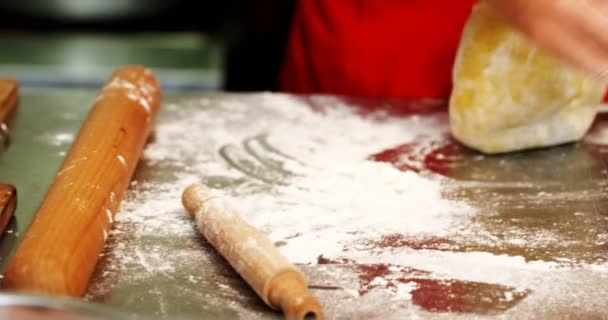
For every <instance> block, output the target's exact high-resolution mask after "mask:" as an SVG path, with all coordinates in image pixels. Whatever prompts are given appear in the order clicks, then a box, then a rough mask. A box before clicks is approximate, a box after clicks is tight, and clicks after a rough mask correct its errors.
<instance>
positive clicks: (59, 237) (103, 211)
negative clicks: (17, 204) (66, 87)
mask: <svg viewBox="0 0 608 320" xmlns="http://www.w3.org/2000/svg"><path fill="white" fill-rule="evenodd" d="M160 99H161V92H160V87H159V84H158V82H157V81H156V79H155V77H154V75H153V74H152V73H151V72H149V71H148V70H146V69H144V68H143V67H140V66H126V67H123V68H120V69H119V70H117V71H116V72H115V73H114V74H113V75H112V76H110V78H109V79H108V80H107V81H106V83H105V84H104V87H103V89H102V91H101V93H100V94H99V96H98V98H97V99H96V100H95V104H94V106H93V108H92V110H91V111H90V113H89V115H88V117H87V119H86V120H85V122H84V124H83V126H82V127H81V129H80V132H79V133H78V136H77V138H76V140H75V141H74V144H73V145H72V148H71V149H70V151H69V153H68V154H67V156H66V158H65V160H64V162H63V164H62V165H61V168H60V169H59V172H58V173H57V176H56V177H55V179H54V181H53V183H52V185H51V187H50V189H49V190H48V192H47V194H46V196H45V198H44V200H43V201H42V204H41V205H40V207H39V208H38V211H37V212H36V214H35V216H34V219H33V221H32V222H31V224H30V226H29V228H28V230H27V232H26V233H25V235H24V237H23V240H22V242H21V244H20V246H19V247H18V249H17V251H16V253H15V255H14V256H13V258H12V259H11V260H10V262H9V265H8V267H7V270H6V273H5V277H4V281H3V287H4V288H8V289H14V290H20V291H30V292H35V293H44V294H53V295H68V296H74V297H80V296H82V295H83V294H84V293H85V290H86V288H87V283H88V281H89V278H90V276H91V274H92V272H93V270H94V267H95V264H96V262H97V259H98V257H99V254H100V253H101V251H102V249H103V246H104V242H105V240H106V237H107V233H108V230H109V229H110V228H111V225H112V220H113V216H114V212H115V211H116V209H117V208H118V205H119V202H120V200H121V199H122V196H123V193H124V191H125V190H126V188H127V186H128V184H129V181H130V179H131V176H132V175H133V171H134V170H135V167H136V164H137V162H138V160H139V158H140V156H141V153H142V150H143V148H144V144H145V142H146V139H147V137H148V134H149V131H150V127H151V125H152V122H153V120H154V118H155V116H156V113H157V110H158V108H159V105H160Z"/></svg>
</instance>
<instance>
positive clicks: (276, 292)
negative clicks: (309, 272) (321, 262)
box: [268, 270, 323, 320]
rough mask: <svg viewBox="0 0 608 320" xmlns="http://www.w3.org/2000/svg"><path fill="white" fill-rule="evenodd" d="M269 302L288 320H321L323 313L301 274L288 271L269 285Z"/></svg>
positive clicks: (276, 277)
mask: <svg viewBox="0 0 608 320" xmlns="http://www.w3.org/2000/svg"><path fill="white" fill-rule="evenodd" d="M268 301H269V303H270V305H271V306H272V307H273V308H274V309H277V310H282V311H283V313H284V314H285V318H286V319H287V320H321V319H323V311H322V308H321V305H320V304H319V301H318V300H317V299H316V298H315V297H313V296H312V295H311V294H310V292H309V291H308V286H307V284H306V280H305V279H304V277H303V276H302V274H301V273H299V272H297V271H295V270H287V271H285V272H282V273H280V274H278V275H277V276H275V277H274V278H273V279H272V280H271V281H270V282H269V284H268Z"/></svg>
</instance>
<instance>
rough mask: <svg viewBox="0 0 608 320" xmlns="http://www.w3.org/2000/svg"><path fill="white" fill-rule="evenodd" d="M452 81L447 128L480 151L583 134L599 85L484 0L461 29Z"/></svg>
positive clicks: (552, 142) (505, 149)
mask: <svg viewBox="0 0 608 320" xmlns="http://www.w3.org/2000/svg"><path fill="white" fill-rule="evenodd" d="M453 82H454V87H453V90H452V96H451V98H450V125H451V129H452V134H453V135H454V137H455V138H456V139H458V140H459V141H461V142H462V143H464V144H465V145H467V146H469V147H471V148H474V149H477V150H479V151H482V152H485V153H502V152H509V151H516V150H523V149H530V148H538V147H546V146H551V145H557V144H561V143H566V142H571V141H575V140H578V139H580V138H582V137H583V135H584V134H585V133H586V132H587V130H588V129H589V127H590V126H591V123H592V122H593V119H594V117H595V114H596V110H597V107H598V105H599V103H600V102H601V100H602V97H603V95H604V93H605V89H606V85H605V84H603V83H600V82H599V81H597V80H594V79H591V78H589V77H588V76H586V75H584V74H582V73H581V72H579V71H577V70H575V69H574V68H572V67H570V66H567V65H565V64H564V63H562V62H560V61H558V60H557V59H555V58H553V57H552V56H549V55H547V54H545V53H544V52H542V51H541V50H539V49H537V48H535V47H534V46H533V45H531V43H530V41H529V40H527V39H526V38H525V37H524V36H523V35H521V34H520V33H518V32H517V31H514V30H513V29H512V28H511V27H510V26H509V25H507V23H506V22H505V21H504V20H503V19H502V18H500V17H499V16H498V15H497V13H496V12H495V11H494V9H493V7H492V6H491V5H489V4H487V3H486V2H485V1H481V2H480V3H479V4H477V5H476V6H475V8H474V9H473V12H472V14H471V17H470V18H469V20H468V22H467V24H466V26H465V29H464V31H463V35H462V39H461V42H460V47H459V49H458V53H457V57H456V62H455V65H454V71H453Z"/></svg>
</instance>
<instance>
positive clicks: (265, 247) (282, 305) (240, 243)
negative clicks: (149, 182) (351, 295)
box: [182, 184, 323, 319]
mask: <svg viewBox="0 0 608 320" xmlns="http://www.w3.org/2000/svg"><path fill="white" fill-rule="evenodd" d="M182 202H183V204H184V207H185V208H186V209H187V211H188V212H189V213H190V214H191V215H192V216H193V217H194V219H195V220H196V225H197V227H198V229H199V230H200V232H201V233H202V234H203V235H204V236H205V238H206V239H207V240H208V241H209V242H210V243H211V244H212V245H213V247H215V249H216V250H217V251H219V252H220V253H221V255H222V256H223V257H224V258H225V259H226V260H227V261H228V262H229V263H230V265H231V266H232V267H233V268H234V269H235V270H236V271H237V272H238V273H239V274H240V275H241V277H243V279H245V281H246V282H247V283H248V284H249V285H250V286H251V287H252V288H253V290H255V292H256V293H257V294H258V295H259V296H260V297H261V298H262V300H264V302H265V303H266V304H267V305H268V306H270V307H272V308H274V309H276V310H282V311H283V313H284V314H285V317H286V318H287V319H322V318H323V312H322V310H321V305H320V304H319V302H318V301H317V299H316V298H315V297H313V296H312V295H311V294H310V293H309V292H308V285H307V283H306V279H305V278H304V275H303V274H302V273H301V272H300V271H299V270H298V269H297V268H296V267H295V266H293V265H292V264H290V263H289V262H288V261H287V259H285V257H283V256H282V255H281V253H280V252H279V251H278V250H277V249H276V248H275V246H274V245H273V244H272V243H271V242H270V240H269V239H268V238H267V237H266V236H265V235H263V234H262V233H261V232H259V231H258V230H256V229H255V228H254V227H252V226H251V225H249V224H247V222H245V221H244V220H243V219H241V217H240V216H239V214H238V212H237V211H236V209H235V208H234V207H233V206H232V205H231V204H230V203H229V202H228V201H227V199H224V198H219V197H216V196H214V195H212V194H211V193H210V191H209V189H208V188H207V187H205V186H204V185H198V184H197V185H192V186H190V187H188V188H187V189H186V190H185V191H184V194H183V196H182Z"/></svg>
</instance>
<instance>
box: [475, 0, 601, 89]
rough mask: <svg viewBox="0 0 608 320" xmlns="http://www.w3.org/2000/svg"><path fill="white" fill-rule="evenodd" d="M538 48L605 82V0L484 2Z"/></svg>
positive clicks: (493, 0) (492, 0) (495, 0)
mask: <svg viewBox="0 0 608 320" xmlns="http://www.w3.org/2000/svg"><path fill="white" fill-rule="evenodd" d="M487 1H488V2H489V3H490V4H492V5H493V6H494V7H495V8H496V10H497V11H498V12H499V13H500V14H501V15H503V16H504V17H505V18H506V19H507V21H509V22H510V23H511V24H512V25H513V26H514V27H515V28H516V29H519V30H520V31H521V32H523V33H524V34H525V35H527V36H528V37H529V38H530V39H531V40H532V41H533V42H534V43H536V45H537V46H539V47H540V48H543V49H545V50H547V51H548V52H550V53H553V54H554V55H555V56H557V57H558V58H561V59H562V60H564V61H565V62H567V63H570V64H572V65H574V66H575V67H579V68H580V69H582V70H584V71H586V72H588V73H590V74H592V75H595V76H597V77H599V78H602V79H603V80H608V0H487Z"/></svg>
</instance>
